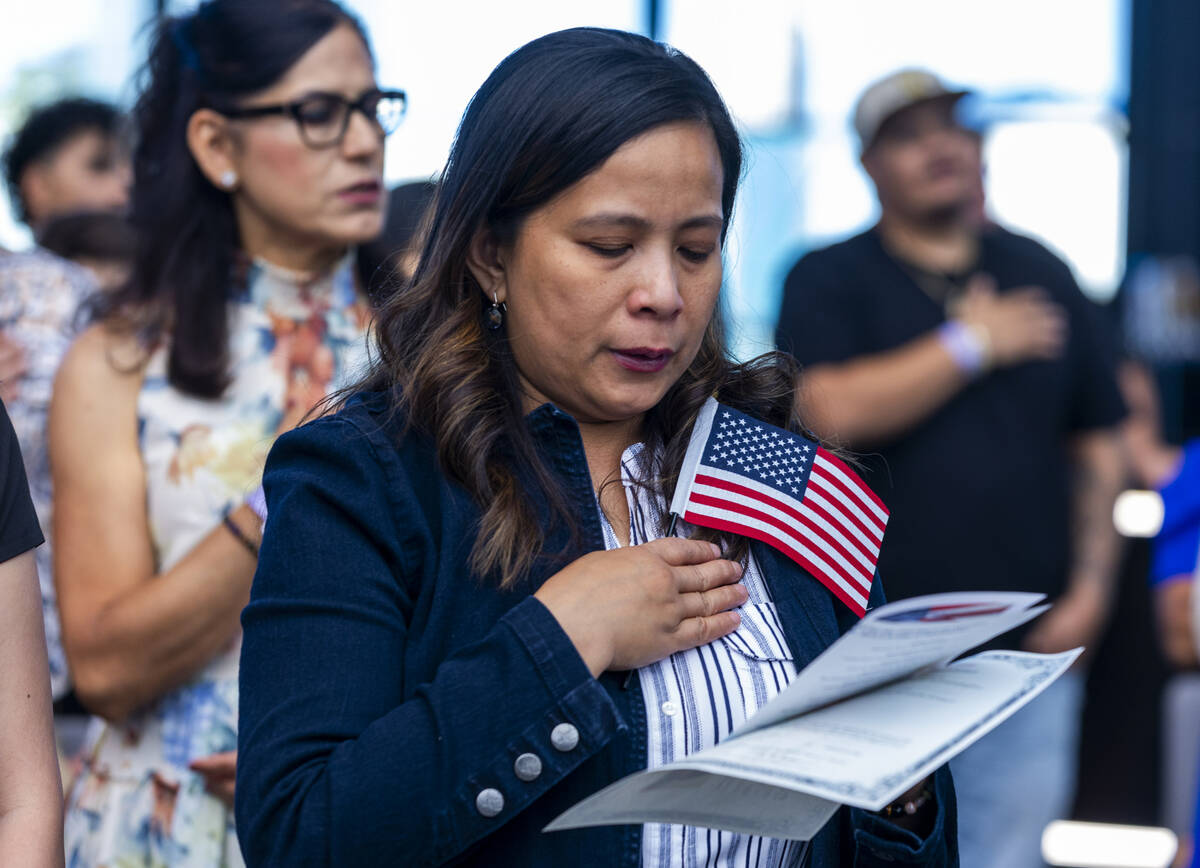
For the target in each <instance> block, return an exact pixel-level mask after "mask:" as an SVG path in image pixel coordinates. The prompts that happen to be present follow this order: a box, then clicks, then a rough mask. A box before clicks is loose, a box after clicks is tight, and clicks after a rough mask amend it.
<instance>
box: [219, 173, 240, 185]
mask: <svg viewBox="0 0 1200 868" xmlns="http://www.w3.org/2000/svg"><path fill="white" fill-rule="evenodd" d="M237 180H238V177H237V172H235V171H233V169H226V170H225V171H224V172H222V173H221V178H220V181H221V186H222V187H224V188H225V189H226V190H232V189H233V188H234V185H235V184H237Z"/></svg>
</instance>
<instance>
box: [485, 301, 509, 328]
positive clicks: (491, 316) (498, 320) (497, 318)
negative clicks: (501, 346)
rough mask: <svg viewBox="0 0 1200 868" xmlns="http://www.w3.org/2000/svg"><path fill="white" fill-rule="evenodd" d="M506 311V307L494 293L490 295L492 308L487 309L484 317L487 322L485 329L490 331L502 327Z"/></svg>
mask: <svg viewBox="0 0 1200 868" xmlns="http://www.w3.org/2000/svg"><path fill="white" fill-rule="evenodd" d="M506 310H508V306H507V305H505V304H503V303H502V302H501V301H500V299H499V297H498V296H497V295H496V293H494V292H493V293H492V306H491V307H489V308H488V309H487V312H486V313H485V314H484V317H485V318H486V320H487V327H488V328H489V329H491V330H492V331H496V329H498V328H500V326H502V325H504V312H505V311H506Z"/></svg>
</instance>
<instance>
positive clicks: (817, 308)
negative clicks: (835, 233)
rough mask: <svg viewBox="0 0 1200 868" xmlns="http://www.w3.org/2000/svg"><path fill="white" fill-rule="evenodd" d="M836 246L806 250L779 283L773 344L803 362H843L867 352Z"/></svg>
mask: <svg viewBox="0 0 1200 868" xmlns="http://www.w3.org/2000/svg"><path fill="white" fill-rule="evenodd" d="M834 253H835V251H834V250H822V251H817V252H815V253H809V254H808V255H806V256H804V257H803V258H802V259H801V260H800V261H799V262H797V263H796V264H795V266H793V267H792V270H791V271H790V272H789V273H788V276H787V278H786V280H785V281H784V285H783V302H782V306H781V308H780V312H779V322H778V323H777V325H776V328H775V345H776V346H777V347H778V348H779V349H780V350H782V351H783V352H785V353H791V354H792V355H793V356H795V357H796V360H797V361H799V362H800V364H802V365H815V364H818V363H820V362H843V361H845V360H847V359H850V358H853V357H854V356H859V355H862V354H863V353H864V352H866V351H867V348H866V347H863V346H861V345H860V344H861V335H862V329H861V326H860V324H859V323H858V317H857V316H856V314H855V311H854V310H853V304H852V300H851V289H850V286H849V284H848V282H847V281H846V280H845V275H843V274H841V273H840V272H841V271H842V269H841V268H840V267H839V263H838V261H837V260H838V259H839V257H836V256H835V255H834Z"/></svg>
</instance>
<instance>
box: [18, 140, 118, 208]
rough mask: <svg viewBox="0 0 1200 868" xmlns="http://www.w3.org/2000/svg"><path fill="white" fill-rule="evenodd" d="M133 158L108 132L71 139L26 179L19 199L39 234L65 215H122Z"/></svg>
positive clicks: (26, 174) (28, 172)
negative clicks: (107, 212) (99, 212)
mask: <svg viewBox="0 0 1200 868" xmlns="http://www.w3.org/2000/svg"><path fill="white" fill-rule="evenodd" d="M131 180H132V169H131V167H130V163H129V154H128V152H127V151H126V150H125V148H124V147H123V146H122V144H121V143H120V142H119V141H118V140H117V138H116V137H114V136H112V135H110V134H109V133H107V132H106V131H103V130H97V129H85V130H82V131H80V132H79V133H76V134H75V135H74V136H71V137H70V138H69V139H67V140H66V141H65V142H63V143H62V144H61V145H59V146H58V147H57V148H55V149H54V150H53V151H51V152H50V153H49V154H47V155H46V156H45V157H43V158H42V159H40V160H38V161H37V162H35V163H33V164H32V165H30V166H29V168H27V169H26V170H25V172H24V173H23V175H22V177H21V181H20V187H21V198H22V200H23V201H24V204H25V211H26V214H27V215H28V218H29V225H30V226H31V227H33V228H34V230H35V231H36V230H37V229H38V228H40V227H41V226H42V225H44V224H45V223H46V222H47V221H48V220H51V219H53V218H54V217H59V216H62V215H64V214H76V213H81V212H89V211H118V210H121V209H123V208H124V207H125V206H126V204H128V202H129V185H130V181H131Z"/></svg>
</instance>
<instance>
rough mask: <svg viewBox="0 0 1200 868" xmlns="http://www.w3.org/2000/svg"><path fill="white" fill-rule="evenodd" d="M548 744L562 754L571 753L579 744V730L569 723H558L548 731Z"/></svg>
mask: <svg viewBox="0 0 1200 868" xmlns="http://www.w3.org/2000/svg"><path fill="white" fill-rule="evenodd" d="M550 744H552V745H554V749H555V750H559V751H562V752H563V753H567V752H568V751H573V750H575V746H576V745H578V744H579V730H577V729H576V728H575V727H573V726H572V725H571V724H569V723H560V724H559V725H558V726H556V727H554V729H552V730H551V731H550Z"/></svg>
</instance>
